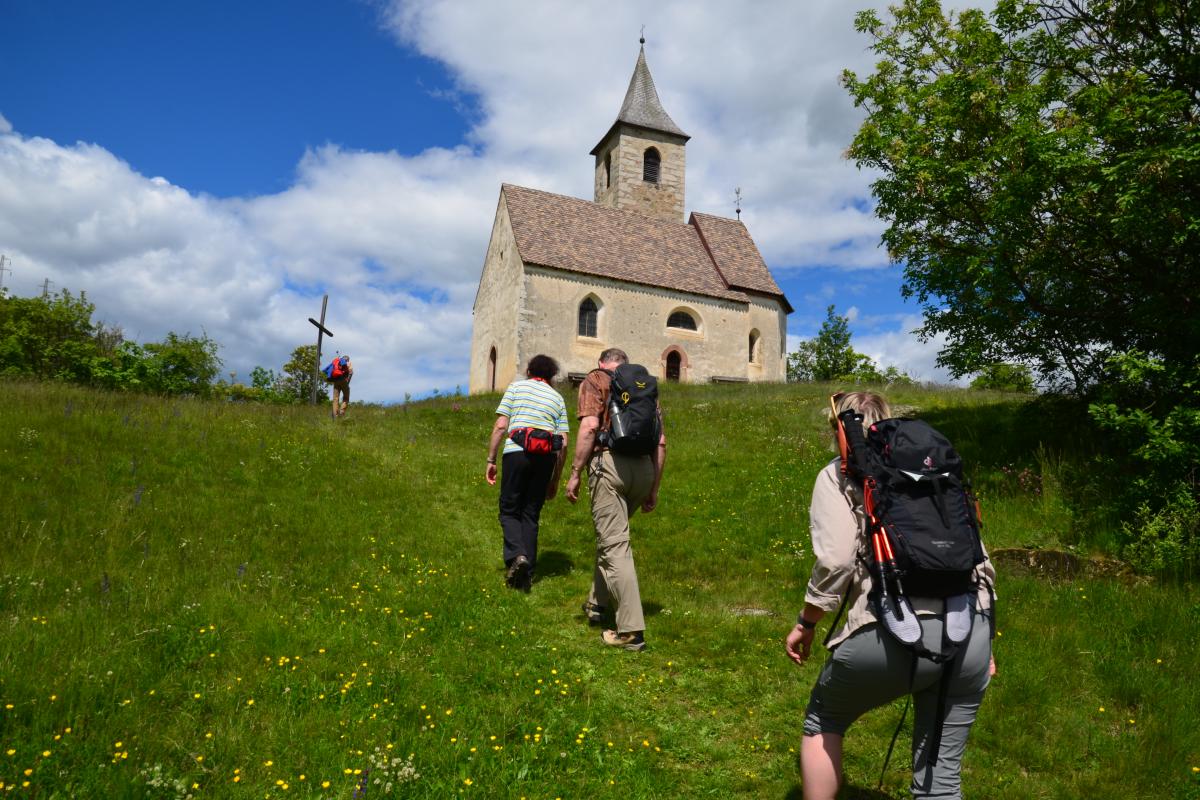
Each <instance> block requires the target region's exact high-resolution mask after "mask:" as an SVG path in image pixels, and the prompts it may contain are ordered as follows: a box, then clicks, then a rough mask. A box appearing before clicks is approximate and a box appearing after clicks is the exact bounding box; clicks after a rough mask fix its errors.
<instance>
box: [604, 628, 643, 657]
mask: <svg viewBox="0 0 1200 800" xmlns="http://www.w3.org/2000/svg"><path fill="white" fill-rule="evenodd" d="M600 641H602V642H604V643H605V644H606V645H608V646H609V647H619V648H621V649H622V650H629V651H631V652H634V653H636V652H638V651H639V650H645V649H646V639H645V637H643V636H642V632H641V631H631V632H630V633H617V632H616V631H604V633H602V634H600Z"/></svg>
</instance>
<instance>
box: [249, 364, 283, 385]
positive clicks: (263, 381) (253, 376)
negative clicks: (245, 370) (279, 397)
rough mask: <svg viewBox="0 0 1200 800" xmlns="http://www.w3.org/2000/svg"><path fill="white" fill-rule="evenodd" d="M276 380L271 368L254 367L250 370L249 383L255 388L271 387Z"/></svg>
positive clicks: (277, 379)
mask: <svg viewBox="0 0 1200 800" xmlns="http://www.w3.org/2000/svg"><path fill="white" fill-rule="evenodd" d="M278 381H279V378H278V377H277V376H276V375H275V370H273V369H264V368H263V367H255V368H254V369H252V370H250V385H251V386H252V387H254V388H255V389H273V388H274V387H275V384H276V383H277V382H278Z"/></svg>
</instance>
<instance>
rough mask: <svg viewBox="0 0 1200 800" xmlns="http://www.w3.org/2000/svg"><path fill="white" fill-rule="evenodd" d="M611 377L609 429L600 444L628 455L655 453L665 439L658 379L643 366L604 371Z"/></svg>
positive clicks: (602, 435)
mask: <svg viewBox="0 0 1200 800" xmlns="http://www.w3.org/2000/svg"><path fill="white" fill-rule="evenodd" d="M604 371H605V372H607V373H608V374H609V375H610V376H611V377H612V382H611V383H610V385H609V391H608V430H606V431H602V432H601V434H600V444H602V445H604V446H605V447H607V448H609V449H610V450H612V451H613V452H614V453H619V454H621V455H626V456H645V455H650V454H651V453H653V452H654V448H656V447H658V440H659V438H660V437H661V436H662V423H661V421H660V420H659V416H658V380H657V379H656V378H654V376H652V375H651V374H650V373H649V372H647V371H646V368H645V367H643V366H642V365H641V364H622V365H620V366H619V367H617V368H616V369H615V370H611V371H610V370H604Z"/></svg>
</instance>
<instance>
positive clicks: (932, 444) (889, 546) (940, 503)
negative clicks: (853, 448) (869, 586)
mask: <svg viewBox="0 0 1200 800" xmlns="http://www.w3.org/2000/svg"><path fill="white" fill-rule="evenodd" d="M843 424H844V425H846V430H847V435H848V438H849V437H850V436H852V435H854V434H852V433H851V428H852V427H855V426H857V430H858V431H861V430H862V428H861V419H859V420H857V421H856V420H854V419H850V420H849V421H848V422H843ZM863 456H864V458H862V459H857V458H850V459H848V460H847V462H846V468H847V474H849V475H850V476H851V477H853V478H855V479H857V480H859V481H861V482H862V485H863V501H864V505H865V507H866V510H867V514H868V520H869V521H870V523H871V527H873V528H874V529H875V530H873V531H871V533H872V534H874V533H875V531H878V532H880V533H881V534H882V535H883V537H884V540H883V542H881V544H882V545H883V556H884V558H883V563H882V564H880V565H879V566H881V567H883V571H884V573H885V575H887V576H888V577H890V578H891V581H890V582H892V583H894V584H895V589H896V592H897V593H898V594H901V595H907V596H909V597H941V598H945V597H950V596H952V595H959V594H966V593H968V592H971V591H974V590H975V589H977V588H978V587H977V586H976V585H975V580H974V576H975V567H976V566H978V565H979V564H982V563H983V560H984V555H983V543H982V541H981V539H980V536H979V515H978V511H977V504H976V501H975V498H974V496H972V495H971V493H970V488H969V486H968V485H967V484H966V482H965V480H964V478H963V468H962V459H961V458H959V455H958V452H957V451H956V450H955V449H954V446H953V445H951V444H950V442H949V440H947V439H946V437H945V436H943V435H942V434H940V433H938V432H937V431H936V430H935V429H934V428H933V427H931V426H930V425H929V424H928V423H926V422H923V421H921V420H917V419H885V420H882V421H880V422H877V423H875V424H874V425H872V426H871V427H870V428H869V429H868V430H867V432H866V449H865V452H864V453H863ZM870 556H871V557H872V558H873V559H874V558H875V553H874V548H873V547H872V552H871V553H870ZM875 560H878V559H875Z"/></svg>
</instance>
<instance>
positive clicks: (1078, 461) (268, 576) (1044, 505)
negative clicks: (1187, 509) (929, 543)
mask: <svg viewBox="0 0 1200 800" xmlns="http://www.w3.org/2000/svg"><path fill="white" fill-rule="evenodd" d="M827 390H828V387H822V386H810V385H806V386H796V385H789V386H729V387H726V386H713V387H709V386H703V387H693V386H669V387H665V388H664V395H663V405H664V407H665V409H666V414H667V426H668V435H669V437H670V457H669V462H668V465H667V472H666V477H665V479H664V485H663V490H662V498H661V504H660V508H659V510H658V511H657V512H655V513H654V514H652V515H648V516H642V515H639V516H638V517H637V518H636V519H635V521H634V549H635V553H636V557H637V565H638V571H639V578H640V580H641V585H642V593H643V599H644V601H645V606H646V612H647V626H648V630H647V633H646V636H647V641H648V643H649V647H648V648H647V650H646V651H645V652H643V653H640V654H632V653H625V652H614V651H610V650H608V649H606V648H603V647H602V646H601V645H600V643H599V638H598V631H597V630H596V629H593V628H589V627H588V626H587V625H586V623H585V621H584V618H583V615H582V613H581V612H580V608H579V607H580V604H581V602H582V601H583V600H584V597H585V595H586V592H587V587H588V584H589V581H590V577H591V567H592V560H591V559H592V552H593V540H592V534H591V527H590V521H589V517H588V513H587V508H586V503H580V505H578V506H570V505H569V504H567V503H566V501H565V498H564V497H562V496H561V494H560V497H559V498H558V499H556V500H555V501H553V502H552V503H550V504H548V505H547V508H546V511H545V513H544V514H543V524H542V540H541V559H540V564H539V572H540V575H539V580H538V582H537V583H536V584H535V585H534V588H533V591H532V593H531V594H528V595H525V594H521V593H515V592H512V591H509V590H507V589H506V588H505V587H504V582H503V573H502V567H503V565H502V563H501V560H500V535H499V526H498V524H497V522H496V489H495V488H494V487H489V486H488V485H487V484H486V483H485V482H484V480H483V473H484V459H485V455H486V437H487V434H488V430H489V427H490V425H491V422H492V419H493V416H492V411H493V408H494V406H495V403H496V399H497V398H496V397H495V396H485V397H477V398H440V399H435V400H431V401H427V402H422V403H415V404H411V405H409V406H406V407H405V406H398V407H392V408H386V409H384V408H373V407H361V406H360V407H354V408H352V409H351V413H350V416H349V417H348V418H347V419H345V420H344V421H339V422H338V423H337V424H335V423H334V422H333V421H331V420H330V419H329V418H328V414H327V413H322V412H323V411H324V409H322V410H321V411H318V410H314V409H310V408H294V407H265V406H255V405H241V404H231V403H223V404H222V403H215V402H202V401H189V400H159V399H154V398H148V397H145V396H139V395H132V394H106V393H101V392H96V391H91V390H84V389H78V388H71V387H66V386H61V385H35V384H28V383H15V382H8V383H0V392H2V397H3V402H2V403H0V464H2V465H3V474H4V476H5V478H4V480H5V484H6V491H5V492H4V497H5V502H4V507H3V512H2V513H0V537H2V538H0V553H2V555H0V623H2V624H3V635H2V636H0V781H3V784H2V786H0V794H5V795H7V794H11V795H12V796H14V797H23V796H28V797H39V798H53V797H61V798H67V797H72V798H122V797H139V798H141V797H168V798H180V799H182V798H186V797H189V796H190V797H196V798H201V797H256V798H283V797H328V798H334V797H336V798H350V797H352V796H354V795H355V791H356V789H358V790H359V796H365V797H368V798H373V797H386V796H392V797H405V798H445V797H449V796H461V797H480V798H514V799H515V798H522V797H524V798H530V799H531V800H532V799H533V798H537V799H538V800H542V799H543V798H585V797H587V798H590V797H596V798H610V797H611V798H677V797H716V798H727V797H747V798H749V797H756V798H757V797H776V798H785V797H786V798H798V797H799V796H800V789H799V769H798V764H797V752H798V746H799V739H800V724H801V719H802V715H803V710H804V706H805V702H806V700H807V695H808V690H809V688H810V687H811V685H812V681H813V679H814V678H815V675H816V672H817V665H816V663H815V662H814V663H811V664H809V665H808V666H806V667H804V668H797V667H796V666H795V665H793V664H792V663H791V662H790V661H788V659H787V658H786V657H785V655H784V653H783V646H782V640H783V636H784V634H785V633H786V631H787V630H788V628H789V627H790V626H791V624H792V621H793V619H794V616H795V613H796V611H797V610H798V608H799V606H800V603H801V601H802V596H803V585H804V582H805V580H806V579H807V572H808V568H809V566H810V564H811V554H810V547H809V543H808V536H807V507H808V494H809V491H810V489H811V485H812V479H813V477H814V476H815V474H816V472H817V471H818V470H819V469H820V467H821V466H822V465H823V464H824V463H826V462H827V461H828V460H829V459H830V458H831V457H832V452H831V446H830V440H829V437H828V434H827V432H826V428H825V423H824V417H823V416H822V409H823V408H824V405H825V402H826V399H825V398H826V395H827ZM892 399H893V400H894V401H895V402H897V403H898V404H902V405H905V406H911V407H914V408H916V409H919V410H920V412H921V414H922V415H923V416H924V417H925V418H926V419H928V420H930V421H931V422H932V423H933V424H934V425H936V426H938V427H939V428H941V429H942V430H943V431H944V432H946V433H947V434H948V435H950V437H951V438H952V439H953V440H954V441H955V442H956V444H957V445H959V448H960V450H962V452H963V454H964V456H965V457H966V459H967V460H968V462H969V463H970V464H971V465H973V466H972V470H971V471H972V474H973V477H974V478H975V482H976V484H977V486H978V487H979V489H980V493H981V495H982V500H983V503H984V516H985V524H986V528H985V538H986V540H987V543H988V544H989V546H990V547H991V548H992V549H993V550H1001V549H1005V548H1017V547H1031V546H1033V547H1045V548H1055V549H1063V550H1068V548H1072V547H1073V548H1074V552H1075V553H1076V554H1081V555H1086V554H1087V553H1086V551H1088V550H1090V549H1096V548H1103V547H1104V545H1105V543H1106V542H1107V541H1109V538H1108V537H1107V536H1106V535H1105V532H1104V531H1103V530H1092V529H1088V530H1081V529H1080V527H1079V526H1078V525H1076V524H1075V523H1073V522H1072V517H1071V515H1070V514H1069V513H1068V511H1067V508H1066V505H1065V503H1064V489H1063V482H1064V481H1065V480H1067V478H1065V477H1064V476H1067V475H1073V474H1075V475H1077V474H1080V473H1081V471H1086V469H1087V464H1088V456H1089V454H1088V453H1086V452H1081V451H1080V450H1079V447H1080V442H1081V441H1083V439H1082V436H1081V435H1079V431H1078V430H1077V429H1076V428H1075V427H1074V426H1073V425H1072V422H1071V420H1072V417H1071V415H1070V414H1069V413H1062V414H1060V415H1057V416H1056V415H1055V414H1054V413H1051V412H1048V411H1047V410H1046V408H1047V407H1044V406H1039V407H1038V408H1036V409H1034V408H1032V407H1030V406H1027V405H1023V403H1026V402H1027V401H1022V400H1016V399H1012V398H1011V397H1005V396H1002V395H989V394H985V393H978V392H975V393H968V392H953V391H939V392H932V391H928V390H922V389H906V390H903V391H901V392H898V393H897V394H896V395H895V396H893V397H892ZM568 404H569V405H571V406H572V407H573V399H572V398H570V397H568ZM998 592H999V594H1000V597H1001V601H1000V602H1001V604H1002V605H1001V617H1000V626H999V627H1000V634H1001V635H1000V638H999V639H998V640H997V642H996V659H997V662H998V666H999V675H998V676H997V678H996V680H995V682H994V685H993V688H992V690H991V691H990V692H989V694H988V697H987V699H986V701H985V704H984V708H983V711H982V712H981V716H980V721H979V723H978V725H977V726H976V728H975V731H974V733H973V738H972V744H971V746H970V748H969V751H968V754H967V758H966V766H965V775H964V778H965V783H966V788H967V796H968V797H976V798H1101V797H1123V798H1156V799H1158V798H1200V733H1198V732H1197V724H1196V722H1197V709H1200V681H1196V680H1194V677H1193V675H1192V673H1193V672H1194V670H1195V668H1196V666H1197V664H1200V657H1198V656H1200V653H1198V652H1197V651H1198V647H1197V641H1198V640H1200V597H1198V596H1197V592H1196V590H1195V587H1194V585H1192V584H1170V585H1163V584H1160V583H1153V582H1149V581H1145V580H1132V579H1128V578H1120V579H1114V578H1090V577H1073V578H1072V577H1058V578H1054V577H1045V576H1043V577H1029V576H1023V575H1020V574H1017V572H1016V571H1015V570H1013V569H1009V570H1005V569H1004V566H1003V565H1002V566H1001V574H1000V580H999V584H998ZM824 627H825V626H822V628H821V631H820V633H821V634H822V635H823V633H824ZM899 712H900V706H899V705H897V706H896V707H895V708H894V709H887V710H880V711H878V712H876V713H874V714H872V715H870V716H868V717H867V718H864V719H863V720H862V721H861V722H859V723H858V725H857V726H856V728H855V729H853V730H852V731H851V733H850V736H849V737H848V738H847V748H846V751H847V759H846V768H847V775H848V778H849V782H850V788H849V790H848V791H847V792H846V796H847V797H857V798H879V797H905V796H907V793H906V791H905V789H906V786H907V781H908V778H907V772H906V769H905V761H906V757H905V751H906V747H905V746H904V745H903V744H901V745H898V748H897V755H896V756H895V757H894V758H893V761H892V765H891V767H890V769H889V771H888V774H887V776H886V779H885V781H884V792H883V793H882V794H880V793H877V792H875V790H874V786H875V784H876V781H877V778H878V773H879V768H880V766H881V763H882V759H883V754H884V751H885V750H886V747H887V742H888V739H889V737H890V735H891V731H892V728H893V727H894V725H895V724H896V721H897V719H898V717H899ZM902 741H903V737H902Z"/></svg>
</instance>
